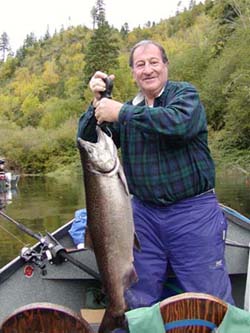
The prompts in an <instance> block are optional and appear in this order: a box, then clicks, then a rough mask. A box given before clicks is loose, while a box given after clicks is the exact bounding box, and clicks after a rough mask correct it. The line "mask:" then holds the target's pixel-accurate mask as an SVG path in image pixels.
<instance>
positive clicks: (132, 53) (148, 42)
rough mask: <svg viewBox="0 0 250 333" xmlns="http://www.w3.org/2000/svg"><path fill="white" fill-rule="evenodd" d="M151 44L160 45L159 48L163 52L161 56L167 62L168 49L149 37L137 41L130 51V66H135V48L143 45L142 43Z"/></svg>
mask: <svg viewBox="0 0 250 333" xmlns="http://www.w3.org/2000/svg"><path fill="white" fill-rule="evenodd" d="M149 44H153V45H155V46H156V47H158V49H159V50H160V52H161V56H162V61H163V62H164V64H165V63H167V62H168V57H167V54H166V51H165V49H164V48H163V46H161V44H159V43H157V42H154V41H152V40H149V39H144V40H141V41H140V42H138V43H136V44H135V45H134V46H133V47H132V49H131V51H130V56H129V66H130V67H133V66H134V59H133V57H134V53H135V50H136V49H137V48H138V47H139V46H142V45H149Z"/></svg>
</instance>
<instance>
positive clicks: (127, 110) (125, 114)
mask: <svg viewBox="0 0 250 333" xmlns="http://www.w3.org/2000/svg"><path fill="white" fill-rule="evenodd" d="M133 110H134V106H133V105H128V104H123V106H122V108H121V110H120V112H119V118H118V121H119V123H121V124H122V125H126V124H127V122H129V121H130V119H131V118H132V116H133Z"/></svg>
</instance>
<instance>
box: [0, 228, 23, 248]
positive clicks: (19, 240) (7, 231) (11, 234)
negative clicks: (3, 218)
mask: <svg viewBox="0 0 250 333" xmlns="http://www.w3.org/2000/svg"><path fill="white" fill-rule="evenodd" d="M0 228H1V229H2V230H4V231H5V232H6V233H7V234H9V235H10V236H12V237H13V238H15V239H16V240H17V241H18V242H20V243H21V244H22V245H26V244H25V243H24V242H23V241H22V240H21V239H19V238H17V237H16V236H15V235H14V234H13V233H12V232H11V231H9V230H7V229H6V228H4V227H3V226H2V225H1V224H0Z"/></svg>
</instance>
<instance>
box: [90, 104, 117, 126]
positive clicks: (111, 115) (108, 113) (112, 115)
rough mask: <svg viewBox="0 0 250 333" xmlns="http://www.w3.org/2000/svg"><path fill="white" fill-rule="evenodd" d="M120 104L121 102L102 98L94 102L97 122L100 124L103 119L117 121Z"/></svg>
mask: <svg viewBox="0 0 250 333" xmlns="http://www.w3.org/2000/svg"><path fill="white" fill-rule="evenodd" d="M122 106H123V104H122V103H120V102H117V101H114V100H113V99H109V98H102V99H101V100H100V101H98V102H97V103H96V109H95V117H96V120H97V124H98V125H100V124H101V123H103V122H104V121H107V122H110V123H112V122H116V121H118V117H119V112H120V110H121V107H122Z"/></svg>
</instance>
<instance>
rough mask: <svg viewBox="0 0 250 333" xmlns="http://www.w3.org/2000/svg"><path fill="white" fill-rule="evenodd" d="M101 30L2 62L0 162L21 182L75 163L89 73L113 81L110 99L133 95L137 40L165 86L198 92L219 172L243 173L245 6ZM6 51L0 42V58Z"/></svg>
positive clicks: (35, 45) (229, 3) (31, 43)
mask: <svg viewBox="0 0 250 333" xmlns="http://www.w3.org/2000/svg"><path fill="white" fill-rule="evenodd" d="M106 23H107V24H105V25H103V26H101V28H100V27H99V28H98V27H97V28H96V29H94V30H91V29H88V28H87V27H85V26H77V27H70V28H68V29H67V30H62V31H60V32H58V33H55V34H54V35H53V36H50V35H49V34H46V35H45V36H44V38H42V39H40V40H37V39H36V38H35V36H33V35H32V34H31V35H30V36H27V39H26V40H25V42H24V45H23V46H22V47H21V48H20V49H19V50H18V51H17V53H16V55H15V56H11V55H9V56H8V57H7V58H3V57H2V58H3V59H4V60H2V61H1V62H0V124H1V131H0V140H1V142H2V145H1V149H0V155H1V156H5V157H6V159H7V160H8V163H9V167H10V168H13V169H18V170H19V171H20V172H23V173H48V172H51V171H55V170H57V169H60V168H64V167H65V166H66V167H68V166H69V165H72V164H73V165H74V164H78V163H79V156H78V151H77V150H76V147H75V135H76V127H77V121H78V118H79V116H80V114H81V113H82V112H84V111H85V110H86V108H87V105H88V104H89V102H90V99H91V94H90V92H89V90H88V86H87V82H88V79H89V76H90V74H91V73H93V72H94V70H96V69H100V70H104V71H107V72H108V73H114V74H115V76H116V79H115V86H114V91H113V98H114V99H117V100H120V101H126V100H128V99H129V98H131V97H132V96H133V95H134V93H135V91H136V87H135V85H134V83H133V81H132V77H131V75H130V68H129V66H128V55H129V50H130V48H131V47H132V45H133V44H134V43H135V42H137V41H139V40H141V39H153V40H155V41H158V42H160V43H161V44H162V45H163V46H164V47H165V49H166V50H167V53H168V57H169V60H170V79H171V80H183V81H189V82H191V83H193V84H194V85H195V86H196V87H197V88H198V90H199V91H200V94H201V98H202V101H203V103H204V105H205V107H206V111H207V119H208V124H209V128H210V146H211V149H212V152H213V154H214V157H215V158H216V161H217V163H218V165H219V163H222V162H225V163H230V165H236V166H240V167H242V168H244V169H245V168H246V169H248V168H249V167H248V165H249V163H248V161H249V160H250V153H249V146H250V122H249V119H250V103H249V98H250V93H249V92H250V78H249V76H250V65H249V54H250V12H249V9H248V1H247V0H215V1H212V0H207V1H205V3H204V4H202V3H200V4H195V3H193V4H192V3H191V5H190V8H189V9H188V10H185V11H184V12H182V13H177V14H176V16H174V17H171V18H170V19H166V20H162V21H161V22H160V23H158V24H155V23H151V22H148V23H147V24H146V25H145V26H144V27H137V28H136V29H133V30H132V31H129V29H128V27H127V26H126V25H124V26H123V27H122V29H121V30H120V31H119V30H117V29H114V28H113V27H111V26H109V24H108V22H106ZM3 51H4V47H3V43H1V40H0V53H1V52H3Z"/></svg>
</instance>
